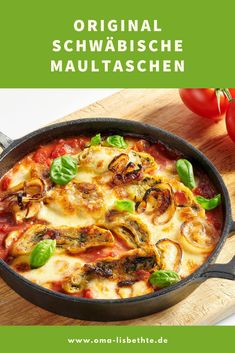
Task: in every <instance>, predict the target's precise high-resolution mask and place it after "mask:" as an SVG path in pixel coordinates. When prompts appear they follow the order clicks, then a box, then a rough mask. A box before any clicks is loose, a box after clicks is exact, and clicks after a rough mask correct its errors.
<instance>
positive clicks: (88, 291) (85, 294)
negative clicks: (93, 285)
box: [82, 288, 93, 298]
mask: <svg viewBox="0 0 235 353" xmlns="http://www.w3.org/2000/svg"><path fill="white" fill-rule="evenodd" d="M82 294H83V298H93V294H92V291H91V289H89V288H87V289H84V291H83V293H82Z"/></svg>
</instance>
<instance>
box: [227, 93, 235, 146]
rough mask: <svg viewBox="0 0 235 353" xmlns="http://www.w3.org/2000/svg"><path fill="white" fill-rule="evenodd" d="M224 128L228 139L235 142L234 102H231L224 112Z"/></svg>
mask: <svg viewBox="0 0 235 353" xmlns="http://www.w3.org/2000/svg"><path fill="white" fill-rule="evenodd" d="M226 127H227V131H228V134H229V137H230V138H231V139H232V140H233V141H234V142H235V100H231V101H230V103H229V107H228V110H227V112H226Z"/></svg>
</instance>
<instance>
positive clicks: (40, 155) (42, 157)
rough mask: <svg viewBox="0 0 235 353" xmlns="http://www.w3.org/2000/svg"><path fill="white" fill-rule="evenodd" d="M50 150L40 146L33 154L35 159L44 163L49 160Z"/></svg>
mask: <svg viewBox="0 0 235 353" xmlns="http://www.w3.org/2000/svg"><path fill="white" fill-rule="evenodd" d="M47 159H48V152H47V151H46V149H44V148H43V147H40V148H39V149H38V150H37V151H36V152H35V153H34V155H33V160H34V161H35V162H36V163H40V164H44V163H46V162H47Z"/></svg>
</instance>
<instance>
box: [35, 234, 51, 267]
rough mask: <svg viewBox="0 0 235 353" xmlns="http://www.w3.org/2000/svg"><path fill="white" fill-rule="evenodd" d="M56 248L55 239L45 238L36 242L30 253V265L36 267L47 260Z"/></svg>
mask: <svg viewBox="0 0 235 353" xmlns="http://www.w3.org/2000/svg"><path fill="white" fill-rule="evenodd" d="M55 248H56V241H55V240H52V239H45V240H42V241H40V242H39V243H37V245H36V246H35V247H34V249H33V251H32V252H31V255H30V260H29V261H30V267H31V268H38V267H41V266H43V265H45V263H46V262H47V261H48V260H49V258H50V257H51V255H52V254H53V252H54V251H55Z"/></svg>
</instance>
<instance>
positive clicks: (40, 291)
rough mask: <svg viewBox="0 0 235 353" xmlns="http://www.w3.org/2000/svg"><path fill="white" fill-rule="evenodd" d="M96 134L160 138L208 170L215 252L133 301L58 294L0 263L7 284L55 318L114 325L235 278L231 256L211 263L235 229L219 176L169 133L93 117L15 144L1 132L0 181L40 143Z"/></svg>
mask: <svg viewBox="0 0 235 353" xmlns="http://www.w3.org/2000/svg"><path fill="white" fill-rule="evenodd" d="M97 132H101V133H114V132H115V134H123V135H125V134H128V135H133V136H137V137H142V138H145V139H147V140H149V141H152V142H154V141H156V140H158V139H159V140H161V141H162V142H164V143H166V144H167V145H169V146H170V147H172V148H176V149H177V150H179V151H180V152H182V153H183V154H184V155H185V156H187V158H189V159H190V160H191V161H192V163H193V164H194V165H199V166H200V167H202V168H203V169H204V170H206V172H207V174H208V175H209V177H210V179H211V180H212V182H213V183H214V185H215V187H216V188H217V191H218V192H219V193H221V195H222V207H223V214H224V225H223V230H222V236H221V239H220V242H219V243H218V245H217V247H216V249H215V250H214V252H213V253H212V254H211V255H210V257H209V258H208V260H207V261H206V263H204V264H203V265H202V266H201V267H200V268H199V269H198V270H197V271H195V272H194V273H193V274H192V275H190V276H189V277H187V278H185V279H184V280H182V281H180V282H178V283H177V284H175V285H172V286H170V287H168V288H165V289H162V290H160V291H157V292H155V293H151V294H147V295H143V296H139V297H135V298H128V299H115V300H100V299H99V300H97V299H86V298H76V297H71V296H68V295H66V294H61V293H56V292H53V291H50V290H48V289H45V288H43V287H40V286H38V285H36V284H33V283H32V282H30V281H28V280H26V279H25V278H23V277H22V276H21V275H19V274H17V273H16V272H15V271H13V270H12V269H11V268H10V267H9V266H8V265H7V264H6V263H5V262H4V261H3V260H1V261H0V275H1V277H2V278H3V279H4V280H5V281H6V283H7V284H8V285H9V286H10V287H11V288H13V289H14V290H15V291H16V292H17V293H19V294H20V295H21V296H22V297H24V298H26V299H27V300H29V301H30V302H32V303H34V304H36V305H38V306H40V307H42V308H44V309H47V310H49V311H52V312H55V313H57V314H60V315H64V316H69V317H72V318H79V319H83V320H92V321H116V320H127V319H133V318H137V317H140V316H144V315H149V314H152V313H155V312H157V311H160V310H163V309H165V308H167V307H170V306H172V305H174V304H176V303H177V302H179V301H181V300H182V299H184V298H185V297H186V296H188V295H189V294H190V293H191V292H192V291H193V290H194V289H195V288H196V287H197V286H199V285H200V284H201V283H202V282H204V281H205V280H206V279H207V278H211V277H218V278H225V279H229V280H235V256H234V257H233V259H232V260H231V261H230V262H229V263H227V264H213V263H214V261H215V260H216V258H217V256H218V254H219V252H220V250H221V248H222V246H223V244H224V242H225V241H226V239H227V238H228V236H229V234H230V233H231V232H233V231H235V222H234V221H233V220H232V216H231V206H230V199H229V195H228V191H227V189H226V186H225V184H224V182H223V180H222V178H221V176H220V174H219V172H218V171H217V170H216V168H215V167H214V166H213V164H212V163H211V162H210V161H209V160H208V159H207V158H206V157H205V156H204V155H203V154H202V153H201V152H200V151H198V150H197V149H196V148H194V147H193V146H192V145H190V144H189V143H188V142H186V141H184V140H183V139H181V138H179V137H177V136H175V135H173V134H171V133H169V132H167V131H164V130H162V129H159V128H155V127H153V126H150V125H145V124H142V123H139V122H135V121H129V120H123V119H113V118H95V119H93V118H92V119H81V120H75V121H71V122H65V123H59V124H55V125H51V126H48V127H45V128H43V129H40V130H37V131H35V132H32V133H31V134H29V135H26V136H25V137H23V138H21V139H19V140H15V141H12V140H11V139H10V138H8V137H7V136H5V135H4V134H2V133H1V134H0V144H1V146H2V147H3V148H5V150H4V151H3V153H2V154H1V156H0V177H1V176H2V175H3V174H4V173H5V172H6V171H7V170H9V169H10V168H11V167H12V166H13V165H14V164H15V163H16V162H17V161H18V160H20V159H21V158H22V157H24V156H25V155H26V154H27V153H29V152H31V151H33V150H35V148H36V147H37V146H38V145H40V144H43V143H47V142H49V141H50V140H53V139H56V138H62V137H67V136H74V135H79V134H84V135H94V134H95V133H97Z"/></svg>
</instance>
